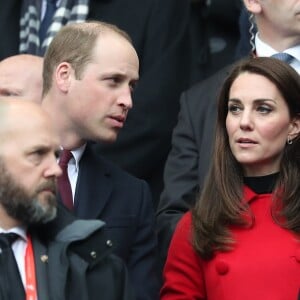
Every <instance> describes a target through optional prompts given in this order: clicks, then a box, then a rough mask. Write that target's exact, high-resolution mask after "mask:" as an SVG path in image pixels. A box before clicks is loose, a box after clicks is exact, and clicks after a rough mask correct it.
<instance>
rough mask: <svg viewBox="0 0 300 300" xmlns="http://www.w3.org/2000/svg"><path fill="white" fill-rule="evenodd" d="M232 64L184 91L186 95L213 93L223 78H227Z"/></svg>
mask: <svg viewBox="0 0 300 300" xmlns="http://www.w3.org/2000/svg"><path fill="white" fill-rule="evenodd" d="M232 67H233V64H231V65H227V66H226V67H224V68H222V69H221V70H219V71H218V72H216V73H215V74H213V75H212V76H210V77H208V78H206V79H204V80H202V81H200V82H198V83H196V84H194V85H192V86H191V87H190V88H189V89H187V90H186V91H184V93H185V94H188V95H194V94H195V95H197V94H199V93H200V94H202V93H215V92H216V89H218V88H219V87H220V85H221V84H222V83H223V81H224V80H225V78H226V77H227V76H228V74H229V72H230V70H231V69H232Z"/></svg>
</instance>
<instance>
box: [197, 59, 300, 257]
mask: <svg viewBox="0 0 300 300" xmlns="http://www.w3.org/2000/svg"><path fill="white" fill-rule="evenodd" d="M245 72H247V73H253V74H259V75H262V76H264V77H266V78H267V79H268V80H270V81H271V82H272V83H273V84H274V85H275V86H276V87H277V89H278V90H279V91H280V92H281V94H282V96H283V98H284V100H285V101H286V104H287V106H288V109H289V113H290V117H291V118H292V119H293V118H299V113H300V76H299V74H298V73H297V72H296V71H295V70H294V69H293V68H291V67H290V66H289V65H287V64H286V63H284V62H281V61H279V60H277V59H274V58H267V57H260V58H249V59H246V60H243V61H240V62H239V63H237V64H236V65H235V66H234V67H233V69H232V71H231V72H230V74H229V76H228V77H227V78H226V79H225V82H224V84H223V86H222V89H221V92H220V94H219V98H218V116H217V123H216V133H215V147H214V152H213V157H212V163H211V167H210V170H209V172H208V175H207V178H206V181H205V183H204V187H203V189H202V192H201V195H200V196H199V197H198V199H197V200H196V204H195V206H194V208H193V209H192V232H193V246H194V249H195V250H196V251H197V252H198V253H199V254H200V256H201V257H202V258H203V259H211V258H212V257H213V255H214V252H215V251H229V250H230V249H232V248H233V247H234V239H233V237H232V235H231V232H230V230H229V226H231V225H234V226H240V227H243V226H245V227H246V226H251V225H252V223H253V216H252V214H251V211H250V209H249V206H248V205H247V204H246V203H243V202H242V197H243V171H242V168H241V165H240V164H239V163H238V162H237V160H236V159H235V157H234V156H233V154H232V152H231V149H230V146H229V138H228V134H227V131H226V124H225V122H226V116H227V113H228V99H229V91H230V88H231V86H232V84H233V82H234V81H235V79H236V78H237V77H238V76H239V75H240V74H242V73H245ZM279 185H280V187H281V188H280V191H281V192H280V204H279V203H277V202H278V201H277V202H276V201H274V202H273V203H274V204H273V207H272V212H273V213H272V215H273V218H274V220H275V221H276V222H277V223H278V224H279V225H280V226H282V227H284V228H287V229H289V230H291V231H293V232H296V233H298V234H299V232H300V213H299V212H300V137H299V136H297V137H296V138H294V140H293V143H292V144H291V145H286V147H285V149H284V153H283V157H282V160H281V164H280V170H279V177H278V180H277V183H276V187H275V189H274V190H277V191H278V190H279V189H277V187H278V186H279ZM277 195H278V193H277ZM276 198H277V197H276ZM274 199H275V197H274ZM279 205H280V207H281V209H280V212H279V213H274V211H275V210H276V212H277V211H278V209H276V207H277V208H278V207H279ZM245 214H246V215H248V216H249V218H245V217H243V216H245ZM282 217H284V218H282ZM246 219H247V220H248V221H246ZM282 219H284V220H285V221H284V222H283V221H279V220H282ZM251 220H252V221H251Z"/></svg>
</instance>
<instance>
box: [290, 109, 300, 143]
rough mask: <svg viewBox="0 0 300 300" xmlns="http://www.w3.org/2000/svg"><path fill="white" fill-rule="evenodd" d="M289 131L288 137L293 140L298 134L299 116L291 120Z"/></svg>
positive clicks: (299, 132) (299, 129)
mask: <svg viewBox="0 0 300 300" xmlns="http://www.w3.org/2000/svg"><path fill="white" fill-rule="evenodd" d="M290 127H291V128H290V130H289V134H288V135H289V136H290V138H291V139H292V140H293V139H294V138H296V137H297V136H298V135H299V134H300V114H299V115H298V116H297V117H295V118H293V120H292V122H291V124H290Z"/></svg>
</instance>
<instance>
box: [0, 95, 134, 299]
mask: <svg viewBox="0 0 300 300" xmlns="http://www.w3.org/2000/svg"><path fill="white" fill-rule="evenodd" d="M15 120H18V122H16V121H15ZM0 140H1V143H0V173H1V176H0V191H1V193H0V248H1V251H0V269H1V274H0V299H16V300H17V299H18V300H19V299H28V298H30V299H64V300H71V299H81V300H87V299H88V300H96V299H99V293H101V299H109V300H133V299H135V298H133V295H132V290H131V288H130V287H129V285H128V284H127V282H128V276H127V272H126V268H125V265H124V264H123V262H122V261H121V260H120V259H119V258H117V257H115V256H113V255H111V254H110V252H111V249H110V247H109V245H107V240H106V238H105V235H104V228H103V227H104V222H101V221H99V220H91V221H87V220H85V221H83V220H76V219H75V218H74V217H73V216H72V215H71V214H70V213H69V212H68V211H66V210H64V208H63V207H62V206H60V205H58V204H57V202H56V179H57V177H58V176H60V175H61V173H62V171H61V169H60V167H59V166H58V164H57V157H56V155H57V152H58V150H59V149H60V142H59V137H58V135H57V134H56V131H55V130H54V128H53V127H52V121H51V120H50V118H49V116H48V115H47V113H46V112H45V111H44V110H43V109H42V108H41V106H40V105H38V104H36V103H33V102H31V101H22V100H15V98H14V97H11V98H10V99H1V101H0ZM12 236H14V237H15V239H14V241H12V240H10V238H11V237H12ZM8 241H10V242H11V243H9V242H8ZM66 249H67V250H66ZM15 258H16V259H15ZM13 270H15V272H13Z"/></svg>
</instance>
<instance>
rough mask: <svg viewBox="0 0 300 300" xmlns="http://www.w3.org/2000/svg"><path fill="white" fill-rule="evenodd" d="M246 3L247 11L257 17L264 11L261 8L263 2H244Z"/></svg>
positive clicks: (246, 0) (252, 0)
mask: <svg viewBox="0 0 300 300" xmlns="http://www.w3.org/2000/svg"><path fill="white" fill-rule="evenodd" d="M243 1H244V5H245V7H246V9H247V10H248V11H249V12H250V13H252V14H254V15H256V14H259V13H260V12H261V10H262V8H261V3H260V2H261V0H243Z"/></svg>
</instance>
